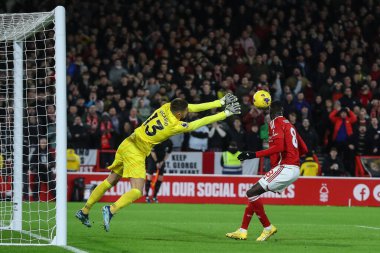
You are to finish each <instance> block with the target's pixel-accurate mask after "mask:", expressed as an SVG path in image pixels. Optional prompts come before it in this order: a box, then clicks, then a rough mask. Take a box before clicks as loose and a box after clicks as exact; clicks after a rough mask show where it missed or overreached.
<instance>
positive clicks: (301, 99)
mask: <svg viewBox="0 0 380 253" xmlns="http://www.w3.org/2000/svg"><path fill="white" fill-rule="evenodd" d="M294 106H295V108H296V110H297V111H298V112H301V109H302V108H303V107H306V108H308V109H309V110H310V108H311V107H310V104H309V103H308V102H307V101H306V100H305V96H304V94H303V93H302V92H299V93H298V94H297V100H296V101H295V103H294Z"/></svg>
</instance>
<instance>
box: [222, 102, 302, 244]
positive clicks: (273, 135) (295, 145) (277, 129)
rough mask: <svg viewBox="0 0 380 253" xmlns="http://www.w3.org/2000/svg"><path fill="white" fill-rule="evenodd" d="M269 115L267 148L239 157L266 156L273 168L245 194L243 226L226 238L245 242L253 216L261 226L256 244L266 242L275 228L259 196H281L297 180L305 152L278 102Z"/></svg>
mask: <svg viewBox="0 0 380 253" xmlns="http://www.w3.org/2000/svg"><path fill="white" fill-rule="evenodd" d="M269 114H270V117H271V122H270V124H269V129H268V131H269V148H268V149H266V150H261V151H258V152H242V153H241V154H240V155H239V156H238V158H239V160H241V161H243V160H247V159H254V158H260V157H264V156H269V157H270V164H271V168H272V169H271V170H270V171H269V172H267V173H266V174H265V175H264V176H263V177H262V178H261V179H260V180H259V181H258V182H257V183H256V184H254V185H253V186H252V188H251V189H249V190H248V191H247V193H246V194H247V197H248V205H247V207H246V208H245V212H244V216H243V221H242V225H241V227H240V228H239V229H238V230H236V231H235V232H232V233H227V234H226V236H227V237H229V238H233V239H240V240H246V239H247V235H248V233H247V229H248V226H249V223H250V221H251V218H252V215H253V214H254V213H255V214H256V215H257V217H258V218H259V220H260V222H261V224H262V225H263V227H264V230H263V232H262V233H261V235H260V236H259V237H258V238H257V239H256V240H257V241H266V240H267V239H268V238H269V237H271V236H272V235H273V234H275V233H276V232H277V228H276V227H275V226H274V225H272V224H271V223H270V221H269V219H268V217H267V215H266V213H265V210H264V206H263V203H262V202H261V199H260V195H261V194H263V193H265V192H267V191H271V192H277V193H281V192H282V191H283V190H285V188H286V187H287V186H289V185H290V184H291V183H293V182H294V181H296V180H297V178H298V176H299V166H300V159H299V157H300V156H302V155H304V154H306V153H307V151H308V150H307V147H306V144H305V142H304V141H303V140H302V138H301V137H300V136H299V135H298V133H297V131H296V129H295V127H294V126H293V125H292V124H291V123H290V122H289V121H288V120H287V119H286V118H285V117H284V116H283V107H282V105H281V103H280V102H279V101H274V102H273V103H272V104H271V106H270V108H269Z"/></svg>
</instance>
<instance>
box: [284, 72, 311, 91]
mask: <svg viewBox="0 0 380 253" xmlns="http://www.w3.org/2000/svg"><path fill="white" fill-rule="evenodd" d="M309 82H310V81H309V80H308V79H307V78H305V77H303V76H302V74H301V71H300V69H299V68H294V70H293V76H291V77H288V78H287V79H286V82H285V85H286V86H289V88H290V89H291V90H292V91H293V93H295V94H298V93H299V92H300V91H301V90H302V88H304V87H305V86H306V85H307V84H308V83H309Z"/></svg>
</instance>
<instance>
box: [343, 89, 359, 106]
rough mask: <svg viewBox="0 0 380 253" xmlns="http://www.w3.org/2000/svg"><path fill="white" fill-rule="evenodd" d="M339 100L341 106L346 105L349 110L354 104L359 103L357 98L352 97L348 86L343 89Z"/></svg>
mask: <svg viewBox="0 0 380 253" xmlns="http://www.w3.org/2000/svg"><path fill="white" fill-rule="evenodd" d="M339 101H340V104H341V106H342V107H343V108H344V107H348V108H350V109H351V110H352V109H353V108H354V106H356V105H360V102H359V100H357V99H356V98H354V97H353V95H352V90H351V88H350V87H346V88H345V89H344V95H343V96H342V97H341V98H340V99H339Z"/></svg>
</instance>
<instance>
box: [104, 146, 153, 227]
mask: <svg viewBox="0 0 380 253" xmlns="http://www.w3.org/2000/svg"><path fill="white" fill-rule="evenodd" d="M121 146H122V145H121ZM120 153H121V154H123V157H122V161H123V169H122V175H123V178H129V182H130V184H131V189H130V190H129V191H128V192H126V193H124V194H123V195H122V196H120V198H119V199H118V200H117V201H116V202H115V203H113V204H112V205H111V206H108V205H107V206H103V208H102V213H103V224H104V229H105V230H106V231H107V232H108V231H109V228H110V221H111V219H112V217H113V215H114V214H116V213H117V212H118V211H119V210H120V209H122V208H124V207H126V206H128V205H130V204H132V203H133V202H135V201H136V200H137V199H139V198H140V197H141V196H142V192H143V189H144V185H145V177H146V170H145V159H146V154H145V153H143V152H141V150H140V149H139V148H138V147H137V146H136V144H135V143H134V142H133V141H128V142H126V143H125V145H124V146H123V147H121V152H120Z"/></svg>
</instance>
